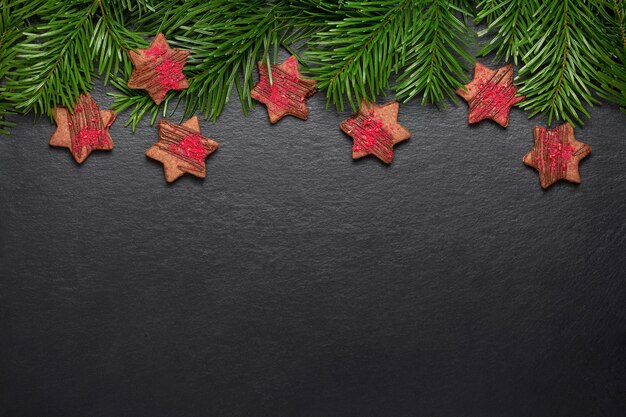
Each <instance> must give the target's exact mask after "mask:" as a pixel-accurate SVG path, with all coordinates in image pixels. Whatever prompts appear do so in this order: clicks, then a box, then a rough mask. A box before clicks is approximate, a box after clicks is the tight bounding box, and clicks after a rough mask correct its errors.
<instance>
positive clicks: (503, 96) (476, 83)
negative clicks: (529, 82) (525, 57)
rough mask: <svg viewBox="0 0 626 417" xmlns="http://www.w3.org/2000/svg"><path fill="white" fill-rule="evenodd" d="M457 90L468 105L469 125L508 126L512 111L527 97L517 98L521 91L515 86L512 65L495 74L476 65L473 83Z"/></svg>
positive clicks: (480, 65) (479, 64) (499, 69)
mask: <svg viewBox="0 0 626 417" xmlns="http://www.w3.org/2000/svg"><path fill="white" fill-rule="evenodd" d="M464 87H465V88H458V89H457V90H456V93H457V94H458V95H460V96H461V97H463V98H464V99H465V101H467V104H468V105H469V115H468V121H469V123H470V124H471V123H478V122H480V121H481V120H484V119H491V120H493V121H495V122H496V123H498V124H499V125H500V126H502V127H507V126H508V124H509V112H510V111H511V108H512V107H513V106H515V105H516V104H517V103H519V102H520V101H523V100H524V98H525V97H524V96H518V95H517V90H518V88H517V87H516V86H515V85H513V65H511V64H509V65H506V66H504V67H502V68H498V69H497V70H495V71H493V70H490V69H489V68H487V67H486V66H484V65H482V64H481V63H479V62H477V63H476V66H475V67H474V79H473V80H472V81H471V82H470V83H469V84H465V86H464Z"/></svg>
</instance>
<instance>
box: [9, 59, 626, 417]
mask: <svg viewBox="0 0 626 417" xmlns="http://www.w3.org/2000/svg"><path fill="white" fill-rule="evenodd" d="M485 63H486V64H489V65H491V66H494V67H495V66H496V64H492V63H490V62H487V61H485ZM497 64H501V63H497ZM470 72H471V71H468V73H470ZM106 88H107V89H109V88H111V87H110V86H109V87H106ZM104 91H105V88H104V87H102V86H98V87H97V88H96V91H95V92H94V97H95V98H96V100H98V103H99V105H100V106H101V108H105V109H106V108H109V105H110V104H111V98H110V97H107V96H106V95H105V94H104ZM234 97H236V95H234ZM380 102H383V99H382V98H381V100H380ZM324 105H325V99H324V96H323V94H321V93H320V94H316V95H314V96H313V97H312V98H311V99H309V108H310V115H309V120H308V121H306V122H303V121H302V120H298V119H296V118H294V117H286V118H285V119H283V120H281V121H280V122H279V123H277V124H276V125H273V126H272V125H270V123H269V122H268V120H267V115H266V109H265V107H264V106H262V105H258V106H257V107H256V108H255V109H254V110H253V111H252V112H251V115H250V116H249V117H248V118H244V117H243V116H242V112H241V109H240V106H239V104H238V103H237V102H236V100H235V101H233V102H231V103H230V104H229V105H228V106H227V107H226V110H225V112H224V114H223V116H222V117H221V118H220V119H219V121H218V123H217V124H216V125H212V124H211V123H209V122H206V121H201V127H202V132H203V134H205V135H206V136H208V137H211V138H214V139H215V140H216V141H218V142H219V143H220V148H219V150H218V151H217V152H215V154H213V155H212V156H211V158H209V159H207V177H206V179H205V180H199V179H197V178H194V177H192V176H184V177H182V178H181V179H180V180H178V181H177V182H176V183H174V184H172V185H168V184H166V183H165V181H164V180H163V172H162V167H161V164H159V163H158V162H156V161H152V160H150V159H149V158H147V157H146V156H145V151H146V149H147V148H148V147H149V146H150V145H152V144H153V143H154V142H155V140H156V138H157V130H156V127H150V126H148V124H147V121H146V122H145V123H143V124H141V125H140V126H139V128H138V130H137V132H136V133H135V134H131V132H130V130H129V129H127V128H125V127H124V125H123V124H124V123H123V122H124V121H125V120H126V115H124V114H122V115H120V116H119V117H118V120H117V122H116V123H115V124H114V125H113V126H112V128H111V135H112V137H113V140H114V142H115V149H114V150H113V151H112V152H94V153H93V154H92V155H91V157H90V158H89V159H88V160H87V161H86V162H85V163H84V164H83V165H82V166H79V165H77V164H76V163H75V162H74V161H73V160H72V157H71V155H69V153H68V152H67V150H66V149H55V148H51V147H49V146H48V140H49V138H50V136H51V135H52V133H53V132H54V126H53V125H52V124H51V123H49V122H48V120H47V119H43V120H41V121H39V122H37V123H35V124H33V123H32V117H31V116H27V117H12V118H11V119H12V120H13V121H15V122H17V123H18V126H17V127H15V128H14V129H13V134H12V135H11V136H8V137H0V277H1V278H0V370H1V372H0V415H1V416H10V417H20V416H47V417H51V416H63V417H71V416H77V417H78V416H80V417H84V416H94V417H95V416H133V417H137V416H150V417H161V416H199V417H200V416H226V417H234V416H271V417H283V416H284V417H293V416H311V417H317V416H324V417H332V416H337V417H345V416H359V417H363V416H381V417H383V416H385V417H387V416H394V417H400V416H416V415H421V416H450V417H458V416H461V415H463V416H476V417H484V416H507V417H516V416H520V417H522V416H523V417H527V416H531V415H532V416H534V417H539V416H545V417H554V416H568V417H576V416H580V417H594V416H617V415H620V413H621V412H623V410H624V409H626V396H624V392H625V391H626V285H625V282H624V275H625V272H624V271H625V267H626V265H625V260H624V254H625V253H626V237H625V235H626V231H625V225H624V216H625V213H626V135H625V133H624V132H625V131H626V116H625V115H624V114H623V113H620V112H619V111H618V109H617V108H615V107H613V106H609V105H605V106H604V107H601V108H594V109H592V110H591V113H592V119H591V120H590V121H588V122H587V123H586V125H585V126H584V128H577V129H576V136H577V137H578V138H579V140H582V141H584V142H586V143H588V144H589V145H590V146H592V147H593V150H594V151H593V154H591V155H590V156H589V157H587V158H586V159H585V160H583V161H582V162H581V164H580V172H581V176H582V184H580V185H574V184H569V183H565V182H559V183H557V184H555V185H554V186H552V187H550V188H549V189H548V190H546V191H544V190H542V189H541V188H540V186H539V184H538V180H537V172H536V171H535V170H534V169H532V168H529V167H526V166H524V164H523V163H522V156H523V155H524V154H525V153H526V152H527V151H528V149H530V148H531V147H532V145H533V134H532V127H533V126H534V125H535V124H544V125H545V120H543V119H541V118H536V119H534V120H531V121H528V120H527V119H526V115H527V114H526V113H525V112H524V111H522V110H520V109H518V108H514V109H513V110H512V111H511V120H510V123H509V128H508V129H506V130H504V129H502V128H501V127H500V126H498V125H496V124H495V123H493V122H491V121H484V122H481V123H480V124H478V125H476V126H471V127H470V126H468V124H467V106H466V105H465V103H461V104H459V105H458V106H457V107H454V106H452V107H450V108H448V109H447V110H445V111H442V112H439V111H437V110H436V109H434V108H429V107H421V106H420V105H419V104H418V103H417V102H413V103H411V104H408V105H402V106H401V108H400V115H399V121H400V123H402V124H403V125H404V126H406V128H407V129H409V130H410V131H411V133H412V137H411V139H409V140H407V141H405V142H403V143H401V144H399V145H397V147H396V150H397V153H396V157H395V158H394V161H393V163H392V164H391V165H390V166H385V164H383V163H381V162H380V161H378V160H377V159H376V158H364V159H362V160H358V161H353V160H352V159H351V148H352V141H351V139H350V138H349V137H348V136H346V135H345V134H343V133H342V132H341V131H340V130H339V126H338V125H339V122H340V121H341V120H344V119H346V118H347V117H348V116H349V115H350V114H351V111H350V110H347V111H345V112H343V113H340V114H338V113H336V112H334V111H333V110H328V111H326V110H324ZM172 120H176V121H178V120H180V117H178V118H172Z"/></svg>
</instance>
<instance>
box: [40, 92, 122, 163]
mask: <svg viewBox="0 0 626 417" xmlns="http://www.w3.org/2000/svg"><path fill="white" fill-rule="evenodd" d="M54 119H55V121H56V123H57V130H56V131H55V133H54V135H53V136H52V138H51V139H50V145H52V146H60V147H66V148H69V150H70V152H71V153H72V156H73V157H74V159H75V160H76V162H78V163H82V162H83V161H84V160H85V159H87V157H88V156H89V154H91V152H92V151H94V150H99V149H101V150H111V149H113V140H112V139H111V136H110V135H109V131H108V129H109V127H110V126H111V125H112V124H113V121H114V120H115V113H114V112H112V111H110V110H100V109H99V108H98V104H97V103H96V101H95V100H94V99H93V97H91V95H89V94H81V95H80V96H79V97H78V100H77V101H76V104H75V105H74V109H73V112H70V110H69V109H67V108H66V107H56V108H55V109H54Z"/></svg>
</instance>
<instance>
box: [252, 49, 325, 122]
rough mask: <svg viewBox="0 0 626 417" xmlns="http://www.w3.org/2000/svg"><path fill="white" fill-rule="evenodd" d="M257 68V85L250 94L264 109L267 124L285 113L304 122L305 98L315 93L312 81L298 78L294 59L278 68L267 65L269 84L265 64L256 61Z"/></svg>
mask: <svg viewBox="0 0 626 417" xmlns="http://www.w3.org/2000/svg"><path fill="white" fill-rule="evenodd" d="M258 66H259V82H258V83H256V85H255V86H254V88H253V89H252V91H251V92H250V95H251V96H252V98H253V99H255V100H258V101H260V102H261V103H263V104H265V105H266V106H267V114H268V115H269V119H270V123H272V124H274V123H276V122H277V121H279V120H280V119H282V118H283V117H285V116H286V115H288V114H290V115H292V116H295V117H297V118H299V119H303V120H306V119H307V117H308V116H309V109H308V108H307V106H306V99H307V98H309V97H310V96H312V95H313V94H315V92H316V91H317V89H316V88H315V84H316V82H315V81H314V80H307V79H306V78H302V75H300V71H299V70H298V60H297V59H296V57H295V56H291V57H289V58H288V59H286V60H285V61H284V62H283V63H282V64H280V65H274V64H272V65H271V68H272V82H271V83H270V78H269V73H268V71H267V65H266V64H265V63H263V62H262V61H259V63H258Z"/></svg>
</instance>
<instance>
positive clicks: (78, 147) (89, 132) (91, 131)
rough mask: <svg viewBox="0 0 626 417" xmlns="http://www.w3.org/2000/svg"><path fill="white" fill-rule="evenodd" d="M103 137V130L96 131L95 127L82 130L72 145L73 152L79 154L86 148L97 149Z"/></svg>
mask: <svg viewBox="0 0 626 417" xmlns="http://www.w3.org/2000/svg"><path fill="white" fill-rule="evenodd" d="M101 135H102V130H100V129H96V128H95V127H84V128H82V129H81V130H80V131H79V132H78V134H77V135H76V137H75V140H74V141H73V143H72V152H74V153H75V154H79V153H80V152H81V151H82V150H83V148H85V147H89V148H90V149H94V148H96V147H97V146H98V144H99V143H100V136H101Z"/></svg>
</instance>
